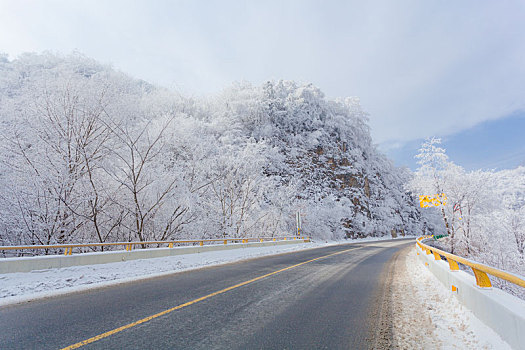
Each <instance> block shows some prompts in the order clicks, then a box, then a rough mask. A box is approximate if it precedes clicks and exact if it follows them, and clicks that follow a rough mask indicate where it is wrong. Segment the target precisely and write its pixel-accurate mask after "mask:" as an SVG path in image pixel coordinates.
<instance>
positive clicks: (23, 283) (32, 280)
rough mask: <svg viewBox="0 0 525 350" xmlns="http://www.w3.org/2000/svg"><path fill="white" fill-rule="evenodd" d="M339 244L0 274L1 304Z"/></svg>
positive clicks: (251, 250) (331, 243)
mask: <svg viewBox="0 0 525 350" xmlns="http://www.w3.org/2000/svg"><path fill="white" fill-rule="evenodd" d="M340 243H341V242H320V243H309V244H294V245H283V246H270V247H251V248H243V249H232V250H221V251H210V252H203V253H197V254H186V255H176V256H169V257H162V258H151V259H140V260H130V261H123V262H116V263H109V264H99V265H85V266H72V267H66V268H60V269H47V270H38V271H32V272H18V273H7V274H0V306H2V305H8V304H14V303H19V302H24V301H30V300H34V299H39V298H44V297H49V296H56V295H60V294H67V293H71V292H78V291H83V290H88V289H93V288H100V287H105V286H110V285H115V284H119V283H126V282H131V281H135V280H140V279H146V278H151V277H158V276H163V275H169V274H172V273H175V272H182V271H187V270H192V269H196V268H200V267H205V266H212V265H218V264H225V263H230V262H235V261H240V260H245V259H251V258H257V257H261V256H267V255H274V254H281V253H288V252H293V251H298V250H303V249H309V248H317V247H322V246H327V245H333V244H340Z"/></svg>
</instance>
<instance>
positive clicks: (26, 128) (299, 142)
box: [0, 53, 435, 245]
mask: <svg viewBox="0 0 525 350" xmlns="http://www.w3.org/2000/svg"><path fill="white" fill-rule="evenodd" d="M0 137H1V140H2V141H1V143H0V145H1V148H0V188H1V191H0V196H1V197H0V198H1V200H0V214H1V215H0V245H20V244H57V243H73V242H74V243H78V242H111V241H145V240H168V239H170V240H171V239H180V238H198V239H204V238H216V237H250V236H278V235H290V234H295V233H296V221H295V216H296V213H300V215H301V218H302V222H303V232H304V234H306V235H309V236H312V237H315V238H318V239H342V238H355V237H365V236H390V235H392V234H393V235H394V236H395V235H399V234H410V235H417V234H420V233H422V232H428V231H429V230H432V229H433V227H434V226H433V225H434V224H432V222H433V220H434V219H435V216H432V215H429V216H428V217H429V219H427V218H426V217H422V211H421V210H420V208H419V205H418V203H417V202H416V200H415V198H414V197H413V196H412V194H411V193H410V192H409V191H408V190H406V189H405V188H404V185H405V184H406V183H407V182H409V181H410V179H411V178H412V174H411V173H410V171H409V170H407V169H404V168H396V167H395V166H394V165H393V163H392V162H391V161H390V160H389V159H387V158H386V157H385V156H384V155H383V154H381V153H380V152H379V151H378V150H377V149H376V147H375V146H374V144H373V142H372V139H371V137H370V130H369V127H368V119H367V114H366V112H364V111H363V110H362V108H361V106H360V104H359V100H358V99H357V98H346V99H338V100H329V99H327V98H326V97H325V96H324V94H323V93H322V91H321V90H320V89H318V88H317V87H315V86H313V85H311V84H306V85H301V84H297V83H295V82H291V81H268V82H266V83H264V84H262V85H261V86H253V85H250V84H247V83H235V84H233V85H232V86H230V87H229V88H226V89H225V90H223V91H222V92H221V93H219V94H216V95H213V96H207V97H186V96H182V95H181V94H179V93H177V92H173V91H170V90H168V89H165V88H162V87H158V86H154V85H152V84H149V83H147V82H144V81H141V80H137V79H134V78H131V77H129V76H127V75H125V74H123V73H121V72H119V71H117V70H115V69H113V68H112V67H110V66H106V65H102V64H100V63H98V62H96V61H94V60H92V59H89V58H87V57H85V56H82V55H80V54H76V53H75V54H71V55H68V56H60V55H55V54H51V53H44V54H23V55H21V56H19V57H18V58H16V59H14V60H9V59H8V58H7V56H1V57H0ZM434 221H435V220H434Z"/></svg>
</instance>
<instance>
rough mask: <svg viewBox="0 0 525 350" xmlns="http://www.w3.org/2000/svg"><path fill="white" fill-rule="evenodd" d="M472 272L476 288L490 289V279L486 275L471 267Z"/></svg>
mask: <svg viewBox="0 0 525 350" xmlns="http://www.w3.org/2000/svg"><path fill="white" fill-rule="evenodd" d="M471 269H472V271H474V275H475V276H476V284H477V285H478V287H481V288H490V287H492V283H490V278H489V276H487V274H486V273H485V272H483V271H480V270H478V269H475V268H473V267H471Z"/></svg>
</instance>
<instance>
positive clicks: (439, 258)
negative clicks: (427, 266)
mask: <svg viewBox="0 0 525 350" xmlns="http://www.w3.org/2000/svg"><path fill="white" fill-rule="evenodd" d="M432 253H434V260H441V255H439V254H438V253H436V252H432Z"/></svg>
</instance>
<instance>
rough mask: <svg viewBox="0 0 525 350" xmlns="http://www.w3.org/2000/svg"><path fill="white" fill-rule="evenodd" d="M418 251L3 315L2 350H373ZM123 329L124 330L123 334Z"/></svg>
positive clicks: (323, 251) (260, 262)
mask: <svg viewBox="0 0 525 350" xmlns="http://www.w3.org/2000/svg"><path fill="white" fill-rule="evenodd" d="M411 242H412V241H383V242H375V243H361V244H352V245H338V246H331V247H325V248H319V249H310V250H305V251H299V252H295V253H289V254H282V255H276V256H270V257H264V258H258V259H253V260H247V261H243V262H239V263H233V264H227V265H222V266H216V267H209V268H203V269H199V270H194V271H188V272H183V273H177V274H173V275H171V276H167V277H160V278H152V279H149V280H143V281H140V282H135V283H127V284H122V285H118V286H113V287H107V288H101V289H97V290H91V291H88V292H83V293H76V294H70V295H66V296H61V297H56V298H49V299H44V300H39V301H34V302H30V303H25V304H22V305H15V306H9V307H3V308H0V349H61V348H65V347H68V346H70V345H73V344H78V343H79V342H81V341H85V340H87V344H85V345H82V348H83V349H92V348H93V349H95V348H96V349H366V348H368V347H369V345H370V344H371V338H370V337H371V336H372V337H373V335H371V334H372V333H374V332H371V329H374V327H377V323H376V322H375V321H376V320H375V319H374V317H375V316H374V314H373V312H372V309H373V308H374V304H377V295H378V294H377V291H378V289H380V288H379V287H380V286H381V279H384V276H383V277H381V275H382V272H383V271H385V270H384V269H385V268H386V267H388V263H389V261H390V259H391V257H392V256H393V254H394V253H395V252H396V251H398V250H399V249H401V248H403V247H406V246H407V245H408V244H410V243H411ZM119 327H122V328H119Z"/></svg>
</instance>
